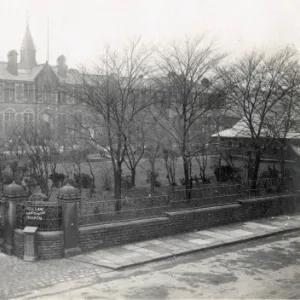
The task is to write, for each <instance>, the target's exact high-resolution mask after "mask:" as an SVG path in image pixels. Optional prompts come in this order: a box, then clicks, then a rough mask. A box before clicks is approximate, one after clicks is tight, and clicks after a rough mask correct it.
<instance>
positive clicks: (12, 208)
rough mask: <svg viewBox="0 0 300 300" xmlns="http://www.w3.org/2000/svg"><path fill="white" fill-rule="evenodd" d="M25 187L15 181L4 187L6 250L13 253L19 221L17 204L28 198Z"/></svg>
mask: <svg viewBox="0 0 300 300" xmlns="http://www.w3.org/2000/svg"><path fill="white" fill-rule="evenodd" d="M27 197H28V195H27V192H26V191H25V189H24V188H23V187H22V186H21V185H18V184H16V183H15V182H13V183H12V184H9V185H7V186H5V187H4V191H3V200H4V234H3V237H4V238H3V241H4V250H5V252H6V253H7V254H9V255H12V254H13V251H14V232H15V228H16V222H17V205H18V203H21V202H23V201H25V200H26V199H27Z"/></svg>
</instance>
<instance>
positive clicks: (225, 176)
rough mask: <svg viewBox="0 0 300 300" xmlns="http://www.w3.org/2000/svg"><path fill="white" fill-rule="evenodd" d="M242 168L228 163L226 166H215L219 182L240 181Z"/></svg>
mask: <svg viewBox="0 0 300 300" xmlns="http://www.w3.org/2000/svg"><path fill="white" fill-rule="evenodd" d="M239 173H240V169H238V168H234V167H232V166H229V165H226V166H221V165H218V166H215V167H214V174H215V176H216V179H217V181H218V182H228V181H233V182H240V181H241V176H240V174H239Z"/></svg>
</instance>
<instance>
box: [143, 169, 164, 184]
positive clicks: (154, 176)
mask: <svg viewBox="0 0 300 300" xmlns="http://www.w3.org/2000/svg"><path fill="white" fill-rule="evenodd" d="M151 176H153V180H154V186H155V187H160V186H161V182H160V181H159V180H158V179H157V178H158V177H159V173H158V172H157V171H154V172H152V171H151V170H148V171H147V179H146V182H147V183H148V184H149V183H151Z"/></svg>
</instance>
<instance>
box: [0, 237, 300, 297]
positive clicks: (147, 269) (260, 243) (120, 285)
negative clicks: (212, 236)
mask: <svg viewBox="0 0 300 300" xmlns="http://www.w3.org/2000/svg"><path fill="white" fill-rule="evenodd" d="M299 233H300V232H296V233H290V234H286V235H282V236H275V237H274V236H273V237H270V238H268V239H264V240H256V241H251V242H248V243H244V244H239V245H235V246H230V247H222V248H219V249H215V250H211V251H209V252H202V253H196V254H192V255H188V256H184V257H178V258H175V259H171V260H167V261H162V262H158V263H153V264H149V265H146V266H143V267H137V268H133V269H130V270H126V271H117V272H105V271H104V270H102V271H101V272H100V271H99V272H98V274H96V273H95V272H94V270H96V269H97V267H95V266H93V268H92V270H90V271H91V274H89V273H86V274H83V276H82V277H83V278H82V279H75V280H74V279H73V280H70V281H66V282H62V283H60V284H56V285H53V286H52V287H50V288H45V289H38V288H36V289H35V290H33V291H31V292H30V293H27V295H25V294H24V295H22V297H20V299H201V298H202V299H203V298H205V299H218V298H219V299H220V298H222V299H224V298H227V299H228V298H231V299H232V298H239V299H249V298H251V299H254V298H255V299H257V298H272V299H275V298H277V299H283V298H284V299H287V298H288V299H300V284H299V282H300V267H299V264H300V237H299ZM73 268H76V267H73ZM33 271H34V270H32V269H28V275H29V274H31V273H33ZM35 271H36V270H35ZM40 272H41V274H45V273H47V272H48V271H47V269H45V270H44V271H42V269H41V270H40ZM2 276H3V278H2V281H3V280H5V274H3V275H2ZM30 276H32V280H33V281H34V279H33V277H34V276H37V274H35V275H34V274H32V275H30ZM19 280H20V281H19V282H20V284H23V283H22V279H21V278H20V279H19Z"/></svg>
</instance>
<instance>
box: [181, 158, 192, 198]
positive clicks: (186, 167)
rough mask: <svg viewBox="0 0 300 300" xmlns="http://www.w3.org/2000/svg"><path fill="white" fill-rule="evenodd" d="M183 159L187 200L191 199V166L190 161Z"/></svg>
mask: <svg viewBox="0 0 300 300" xmlns="http://www.w3.org/2000/svg"><path fill="white" fill-rule="evenodd" d="M182 159H183V171H184V181H185V196H186V199H190V198H191V191H190V176H189V173H190V170H189V169H190V166H189V161H188V160H187V158H186V157H182Z"/></svg>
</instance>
